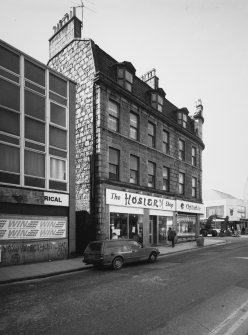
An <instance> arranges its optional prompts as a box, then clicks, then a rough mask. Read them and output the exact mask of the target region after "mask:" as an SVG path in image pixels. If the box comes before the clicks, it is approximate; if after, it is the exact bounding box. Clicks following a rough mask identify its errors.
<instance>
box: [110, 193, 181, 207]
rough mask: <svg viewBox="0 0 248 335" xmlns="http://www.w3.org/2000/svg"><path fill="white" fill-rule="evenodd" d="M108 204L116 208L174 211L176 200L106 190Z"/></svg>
mask: <svg viewBox="0 0 248 335" xmlns="http://www.w3.org/2000/svg"><path fill="white" fill-rule="evenodd" d="M106 203H107V204H110V205H116V206H125V207H140V208H153V209H161V210H171V211H172V210H174V209H175V200H171V199H164V198H158V197H150V196H147V195H140V194H136V193H130V192H122V191H115V190H110V189H107V190H106Z"/></svg>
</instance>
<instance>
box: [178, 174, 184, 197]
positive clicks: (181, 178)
mask: <svg viewBox="0 0 248 335" xmlns="http://www.w3.org/2000/svg"><path fill="white" fill-rule="evenodd" d="M184 192H185V174H184V173H181V172H179V194H181V195H184Z"/></svg>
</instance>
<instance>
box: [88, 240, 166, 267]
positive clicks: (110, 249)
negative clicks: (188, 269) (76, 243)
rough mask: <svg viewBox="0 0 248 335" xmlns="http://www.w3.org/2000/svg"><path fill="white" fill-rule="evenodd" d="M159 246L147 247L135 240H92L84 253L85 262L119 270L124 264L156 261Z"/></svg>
mask: <svg viewBox="0 0 248 335" xmlns="http://www.w3.org/2000/svg"><path fill="white" fill-rule="evenodd" d="M159 253H160V252H159V250H158V248H155V247H145V246H143V245H142V244H141V243H139V242H136V241H134V240H125V239H120V240H101V241H94V242H90V243H89V244H88V246H87V248H86V249H85V251H84V253H83V262H84V263H85V264H93V265H95V266H103V267H113V269H114V270H119V269H120V268H121V267H122V266H123V264H126V263H132V262H138V261H143V260H146V261H148V262H150V263H154V262H156V260H157V257H158V255H159Z"/></svg>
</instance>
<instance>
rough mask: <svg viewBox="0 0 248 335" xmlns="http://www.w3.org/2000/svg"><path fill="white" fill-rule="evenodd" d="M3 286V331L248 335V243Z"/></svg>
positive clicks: (0, 323)
mask: <svg viewBox="0 0 248 335" xmlns="http://www.w3.org/2000/svg"><path fill="white" fill-rule="evenodd" d="M230 240H231V241H232V242H231V243H228V244H226V245H219V246H213V247H208V248H198V249H195V250H192V251H190V252H185V253H180V254H174V255H169V256H164V257H160V258H159V260H158V262H157V263H156V264H148V263H139V264H135V265H129V266H125V267H124V268H123V269H121V270H120V271H112V270H98V269H90V270H85V271H82V272H77V273H71V274H67V275H61V276H56V277H53V278H48V279H42V280H35V281H27V282H24V283H18V284H9V285H1V286H0V295H1V314H0V332H1V333H2V334H5V335H8V334H9V335H10V334H11V335H12V334H27V335H29V334H86V335H93V334H95V335H99V334H102V335H103V334H108V335H111V334H113V335H115V334H118V335H122V334H123V335H124V334H131V335H132V334H135V335H139V334H142V335H161V334H166V335H170V334H174V335H181V334H188V335H205V334H206V335H207V334H208V335H210V334H211V335H221V334H222V335H223V334H225V335H231V334H235V335H247V334H248V282H247V277H248V266H247V265H248V245H247V243H248V239H238V238H233V239H230Z"/></svg>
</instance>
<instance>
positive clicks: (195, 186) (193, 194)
mask: <svg viewBox="0 0 248 335" xmlns="http://www.w3.org/2000/svg"><path fill="white" fill-rule="evenodd" d="M196 192H197V179H196V178H195V177H192V198H196V194H197V193H196Z"/></svg>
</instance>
